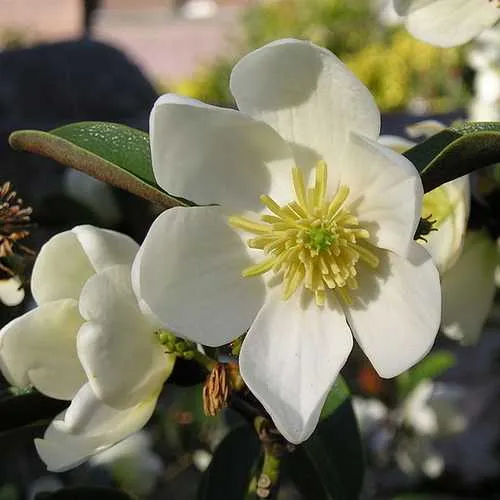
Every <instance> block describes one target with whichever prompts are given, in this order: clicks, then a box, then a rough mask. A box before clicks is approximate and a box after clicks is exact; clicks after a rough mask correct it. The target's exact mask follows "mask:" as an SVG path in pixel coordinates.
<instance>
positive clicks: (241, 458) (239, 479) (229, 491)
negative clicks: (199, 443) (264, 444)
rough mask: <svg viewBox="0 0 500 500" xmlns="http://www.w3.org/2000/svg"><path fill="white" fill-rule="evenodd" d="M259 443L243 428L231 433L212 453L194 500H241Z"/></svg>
mask: <svg viewBox="0 0 500 500" xmlns="http://www.w3.org/2000/svg"><path fill="white" fill-rule="evenodd" d="M259 455H260V443H259V440H258V438H257V435H256V434H255V432H254V431H253V429H251V428H250V427H249V426H247V425H242V426H240V427H237V428H236V429H234V430H232V431H231V432H230V433H229V434H228V435H227V436H226V437H225V438H224V440H223V441H222V443H221V444H220V445H219V446H218V447H217V449H216V450H215V453H214V456H213V458H212V461H211V462H210V465H209V466H208V468H207V470H206V471H205V473H204V474H203V477H202V480H201V483H200V486H199V488H198V496H197V499H198V500H219V499H221V498H223V499H224V500H242V499H243V498H245V494H246V492H247V489H248V485H249V483H250V479H251V473H252V468H253V467H254V464H255V463H256V461H257V460H258V459H259Z"/></svg>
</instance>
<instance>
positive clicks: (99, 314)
mask: <svg viewBox="0 0 500 500" xmlns="http://www.w3.org/2000/svg"><path fill="white" fill-rule="evenodd" d="M80 313H81V314H82V316H83V317H84V318H85V319H88V320H89V321H87V322H86V323H85V324H84V325H83V326H82V327H81V328H80V330H79V332H78V339H77V345H78V356H79V357H80V360H81V362H82V365H83V367H84V369H85V372H86V374H87V377H88V379H89V383H90V385H91V387H92V389H93V391H94V392H95V394H96V396H97V397H98V398H99V399H101V400H103V401H104V402H105V403H106V404H108V405H110V406H113V407H116V408H128V407H130V406H134V405H136V404H138V403H139V402H140V401H141V400H143V399H144V398H145V397H147V396H148V395H149V394H151V393H152V392H155V391H158V390H160V389H161V387H162V385H163V382H164V381H165V379H166V378H167V377H168V376H169V375H170V373H171V371H172V369H173V365H174V361H175V357H174V356H173V355H166V354H165V353H164V351H163V347H162V346H161V345H160V343H159V342H158V340H157V337H156V334H155V329H154V327H153V326H152V325H151V323H149V321H148V320H147V319H146V318H145V317H144V315H143V314H142V313H141V311H140V309H139V306H138V304H137V300H136V298H135V296H134V293H133V291H132V284H131V281H130V267H129V266H113V267H109V268H108V269H106V270H104V271H102V272H101V273H98V274H96V275H94V276H93V277H92V278H90V279H89V281H87V283H86V284H85V286H84V287H83V290H82V294H81V297H80ZM124 367H126V369H124Z"/></svg>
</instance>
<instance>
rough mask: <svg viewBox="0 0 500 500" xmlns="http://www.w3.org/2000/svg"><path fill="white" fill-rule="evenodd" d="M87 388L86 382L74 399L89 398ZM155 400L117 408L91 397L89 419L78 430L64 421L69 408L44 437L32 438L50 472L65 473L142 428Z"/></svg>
mask: <svg viewBox="0 0 500 500" xmlns="http://www.w3.org/2000/svg"><path fill="white" fill-rule="evenodd" d="M89 391H90V389H89V387H88V386H87V385H85V386H84V387H83V388H82V390H81V392H79V393H78V395H77V396H76V398H75V400H76V401H77V402H79V399H81V398H82V396H85V397H86V398H89V399H90V398H91V396H90V394H91V391H90V392H89ZM156 400H157V395H155V396H151V397H150V398H148V399H147V400H145V401H143V402H141V403H140V404H138V405H137V406H134V407H132V408H128V409H127V410H122V411H118V410H115V409H113V408H110V407H108V406H105V405H104V404H102V403H101V402H99V401H98V400H96V399H94V400H93V401H92V402H91V403H90V406H91V407H92V418H91V419H90V420H88V421H87V423H86V425H84V426H82V427H81V428H80V429H79V430H78V432H71V430H70V428H69V427H68V424H67V423H66V422H65V419H66V417H67V413H68V411H69V409H68V410H67V411H66V412H63V413H61V414H60V415H58V416H57V417H56V418H55V419H54V421H53V422H52V423H51V425H50V426H49V427H48V428H47V430H46V432H45V435H44V438H43V439H35V445H36V449H37V451H38V454H39V455H40V458H41V459H42V460H43V461H44V462H45V464H46V465H47V469H48V470H49V471H52V472H64V471H66V470H68V469H71V468H73V467H76V466H77V465H80V464H81V463H83V462H85V460H87V459H88V458H89V457H90V456H91V455H93V454H95V453H98V452H100V451H103V450H105V449H107V448H109V447H110V446H112V445H114V444H115V443H117V442H119V441H121V440H122V439H124V438H126V437H127V436H129V435H130V434H132V433H134V432H136V431H138V430H140V429H141V428H142V427H144V425H145V424H146V423H147V421H148V420H149V419H150V417H151V415H152V414H153V411H154V409H155V406H156ZM74 403H75V401H74V402H73V403H72V405H71V406H70V408H71V407H72V406H73V404H74Z"/></svg>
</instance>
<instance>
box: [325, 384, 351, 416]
mask: <svg viewBox="0 0 500 500" xmlns="http://www.w3.org/2000/svg"><path fill="white" fill-rule="evenodd" d="M349 396H350V391H349V387H347V384H346V383H345V380H344V379H343V378H342V377H341V376H340V375H339V376H338V377H337V380H336V381H335V384H333V387H332V388H331V389H330V392H329V393H328V396H327V398H326V401H325V404H324V405H323V409H322V410H321V420H323V419H324V418H328V417H329V416H330V415H331V414H332V413H333V412H334V411H335V410H336V409H337V408H338V407H339V406H340V405H341V404H342V403H343V402H344V401H345V400H346V399H347V398H348V397H349Z"/></svg>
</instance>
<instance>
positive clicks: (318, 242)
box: [308, 227, 336, 252]
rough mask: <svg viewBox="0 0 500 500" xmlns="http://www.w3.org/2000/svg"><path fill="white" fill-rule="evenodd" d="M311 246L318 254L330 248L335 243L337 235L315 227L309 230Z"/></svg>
mask: <svg viewBox="0 0 500 500" xmlns="http://www.w3.org/2000/svg"><path fill="white" fill-rule="evenodd" d="M308 236H309V246H310V248H311V249H312V250H315V251H316V252H321V251H322V250H326V249H327V248H329V247H330V246H331V245H332V243H333V242H334V241H335V238H336V236H335V234H333V233H332V232H331V231H330V230H328V229H325V228H323V227H314V228H311V229H310V230H309V233H308Z"/></svg>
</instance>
